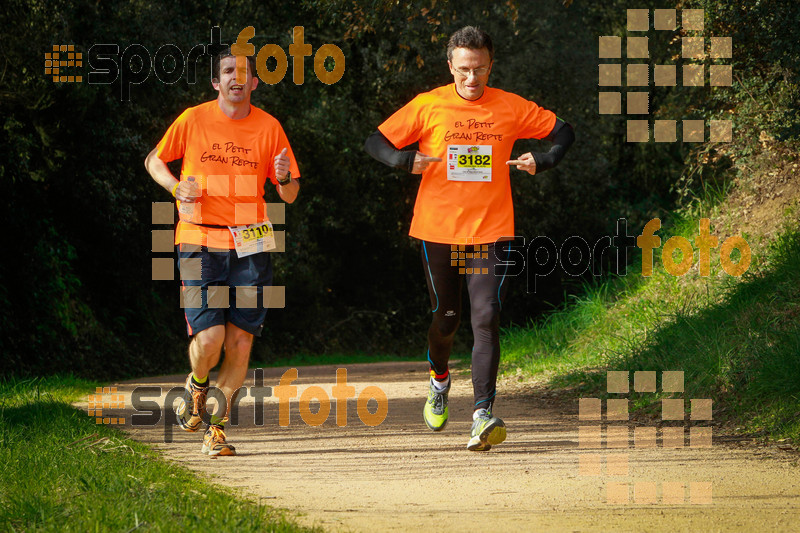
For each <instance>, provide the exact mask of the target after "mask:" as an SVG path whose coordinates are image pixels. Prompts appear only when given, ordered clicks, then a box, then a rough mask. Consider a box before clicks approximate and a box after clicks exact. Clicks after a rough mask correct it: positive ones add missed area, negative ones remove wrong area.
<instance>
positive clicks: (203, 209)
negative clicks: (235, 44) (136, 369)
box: [145, 48, 300, 456]
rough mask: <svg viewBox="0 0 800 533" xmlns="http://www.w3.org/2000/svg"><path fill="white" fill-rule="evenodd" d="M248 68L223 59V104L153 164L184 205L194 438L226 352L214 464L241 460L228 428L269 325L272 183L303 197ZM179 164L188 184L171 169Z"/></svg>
mask: <svg viewBox="0 0 800 533" xmlns="http://www.w3.org/2000/svg"><path fill="white" fill-rule="evenodd" d="M244 59H245V58H244V56H239V57H238V58H237V57H235V56H234V55H233V54H232V53H231V50H230V48H228V49H227V50H225V51H223V52H222V53H221V54H219V55H217V56H216V57H215V58H214V63H213V68H214V77H213V81H212V85H213V87H214V89H215V90H216V91H217V93H218V95H217V98H216V99H215V100H213V101H211V102H206V103H204V104H200V105H198V106H195V107H191V108H189V109H187V110H186V111H184V112H183V113H182V114H181V115H180V116H179V117H178V118H177V119H176V120H175V122H173V123H172V125H171V126H170V127H169V128H168V129H167V132H166V133H165V134H164V137H163V138H162V139H161V141H160V142H159V143H158V146H156V148H155V149H153V151H152V152H150V154H149V155H148V156H147V159H146V160H145V167H146V168H147V171H148V172H149V173H150V175H151V176H152V178H153V179H154V180H155V181H156V182H157V183H158V184H159V185H161V186H162V187H164V188H165V189H166V190H168V191H170V192H171V193H172V195H173V196H174V197H175V198H176V200H177V203H178V212H179V214H180V221H179V222H178V225H177V227H176V230H175V244H176V246H177V250H178V266H179V268H180V271H181V283H182V288H181V290H182V300H183V307H184V311H185V317H186V325H187V333H188V334H189V336H190V337H191V342H190V343H189V360H190V362H191V366H192V372H191V373H189V375H188V376H187V378H186V393H185V397H184V400H183V402H182V403H181V404H180V405H179V406H178V409H177V415H178V423H179V425H180V426H181V428H183V429H184V430H186V431H191V432H194V431H197V430H198V429H199V428H200V426H201V423H202V417H203V414H204V413H205V404H206V396H207V394H208V390H209V378H208V374H209V372H210V371H211V369H212V368H214V367H215V366H216V365H217V363H218V362H219V360H220V355H221V351H222V348H223V347H224V348H225V358H224V361H223V362H222V366H221V368H220V371H219V376H218V378H217V383H216V387H217V388H218V389H220V390H221V391H222V392H223V394H224V395H225V400H226V402H227V403H226V405H225V412H224V413H220V414H221V416H220V414H217V413H215V414H214V415H212V416H211V420H210V424H209V426H208V428H207V430H206V432H205V434H204V436H203V447H202V452H203V453H205V454H208V455H211V456H215V455H236V451H235V448H234V447H233V446H232V445H230V444H229V443H228V442H227V440H226V436H225V423H226V422H227V420H228V413H229V410H230V406H231V405H232V404H233V402H234V395H235V393H236V391H238V390H239V388H240V387H241V386H242V383H243V382H244V378H245V375H246V373H247V365H248V361H249V359H250V349H251V347H252V345H253V337H254V336H258V335H260V334H261V331H262V329H263V327H264V319H265V318H266V312H267V310H266V302H264V301H263V300H264V297H265V293H264V289H265V288H266V287H269V286H271V285H272V264H271V261H270V254H269V250H272V249H275V248H276V243H275V235H274V232H273V230H272V225H271V224H270V222H269V218H268V216H267V203H266V201H265V199H264V194H265V186H266V183H267V180H269V181H270V182H271V183H272V184H274V185H275V188H276V190H277V192H278V195H279V196H280V198H281V199H282V200H283V201H285V202H287V203H292V202H294V200H295V198H297V193H298V191H299V188H300V186H299V183H298V181H297V179H296V178H299V177H300V172H299V170H298V168H297V162H296V161H295V158H294V154H293V153H292V148H291V146H289V141H288V140H287V138H286V134H285V133H284V132H283V128H281V125H280V123H278V121H277V120H276V119H275V118H274V117H272V116H271V115H269V114H268V113H266V112H264V111H262V110H261V109H259V108H257V107H255V106H253V105H251V104H250V94H251V92H252V91H253V90H255V88H256V87H257V86H258V78H256V77H254V73H255V70H256V65H255V59H254V58H253V57H247V59H246V61H245V60H244ZM237 60H238V61H240V63H239V64H237ZM177 159H181V160H182V163H181V175H180V179H178V178H176V177H175V176H173V175H172V172H170V170H169V168H168V167H167V163H168V162H170V161H175V160H177ZM237 298H238V305H237ZM190 302H191V303H190Z"/></svg>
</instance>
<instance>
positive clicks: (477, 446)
mask: <svg viewBox="0 0 800 533" xmlns="http://www.w3.org/2000/svg"><path fill="white" fill-rule="evenodd" d="M477 413H478V416H477V417H476V418H475V420H474V422H472V433H471V435H470V437H471V438H470V439H469V443H467V449H468V450H469V451H472V452H486V451H489V450H490V449H491V448H492V446H493V445H495V444H500V443H501V442H503V441H504V440H506V424H505V423H504V422H503V421H502V420H500V419H499V418H497V417H496V416H492V413H491V412H489V411H487V410H486V409H480V410H479V411H477Z"/></svg>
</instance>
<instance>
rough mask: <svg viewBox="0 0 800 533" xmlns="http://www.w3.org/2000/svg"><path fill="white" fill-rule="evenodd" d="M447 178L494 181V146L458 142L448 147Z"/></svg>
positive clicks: (453, 179)
mask: <svg viewBox="0 0 800 533" xmlns="http://www.w3.org/2000/svg"><path fill="white" fill-rule="evenodd" d="M447 179H448V180H450V181H485V182H490V181H492V146H491V145H472V146H470V145H465V144H456V145H453V144H451V145H449V146H448V147H447Z"/></svg>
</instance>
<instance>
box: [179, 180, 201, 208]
mask: <svg viewBox="0 0 800 533" xmlns="http://www.w3.org/2000/svg"><path fill="white" fill-rule="evenodd" d="M189 178H194V177H193V176H187V178H186V179H185V180H181V181H180V182H179V183H178V187H177V188H176V189H175V198H176V199H177V200H179V201H181V202H196V201H197V199H198V198H200V185H199V184H198V183H197V182H196V181H194V179H192V180H191V181H189Z"/></svg>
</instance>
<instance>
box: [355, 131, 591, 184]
mask: <svg viewBox="0 0 800 533" xmlns="http://www.w3.org/2000/svg"><path fill="white" fill-rule="evenodd" d="M545 140H547V141H550V142H552V143H553V146H552V147H551V148H550V151H549V152H546V153H542V152H534V153H533V154H532V155H533V159H534V160H535V161H536V173H537V174H538V173H540V172H544V171H545V170H548V169H550V168H553V167H554V166H556V165H557V164H558V163H559V161H561V160H562V159H563V158H564V154H566V153H567V150H568V149H569V147H570V146H571V145H572V143H573V142H575V132H574V130H573V129H572V126H571V125H570V124H569V123H568V122H564V121H563V120H561V119H559V118H557V119H556V123H555V125H554V126H553V130H552V131H551V132H550V134H549V135H548V136H547V137H545ZM364 150H365V151H366V152H367V153H368V154H369V155H371V156H372V157H374V158H375V159H377V160H378V161H380V162H381V163H383V164H384V165H388V166H390V167H395V168H401V169H403V170H407V171H408V172H411V171H412V170H413V168H414V157H415V156H416V154H417V152H416V150H398V149H397V148H395V147H394V145H393V144H392V143H391V142H390V141H389V139H387V138H386V136H385V135H384V134H383V133H381V132H380V130H375V131H374V132H373V133H372V134H371V135H370V136H369V137H367V140H366V142H365V143H364Z"/></svg>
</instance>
